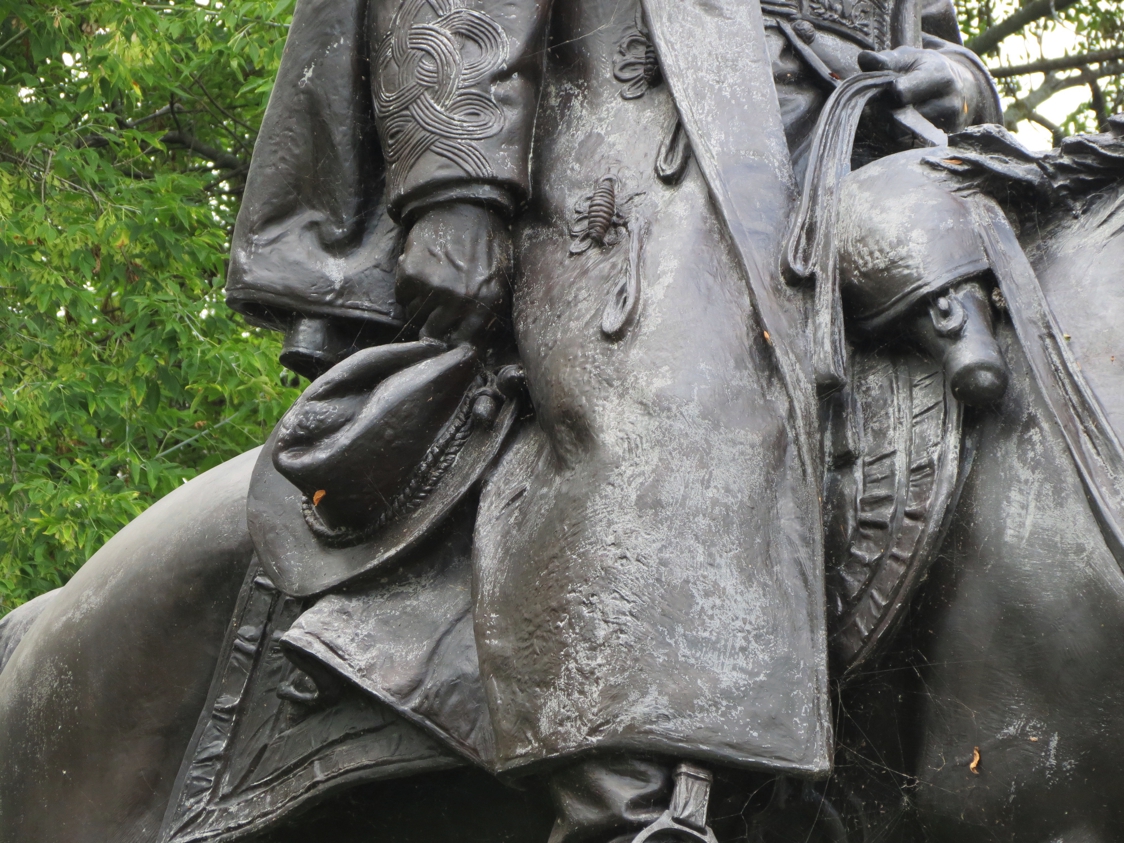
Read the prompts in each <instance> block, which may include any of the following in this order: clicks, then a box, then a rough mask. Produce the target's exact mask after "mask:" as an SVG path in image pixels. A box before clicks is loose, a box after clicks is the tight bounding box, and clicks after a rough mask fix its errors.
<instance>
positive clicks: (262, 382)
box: [0, 0, 296, 615]
mask: <svg viewBox="0 0 1124 843" xmlns="http://www.w3.org/2000/svg"><path fill="white" fill-rule="evenodd" d="M290 6H291V0H279V2H276V0H273V1H272V2H258V0H239V2H237V3H236V4H235V5H233V6H230V7H223V6H220V5H219V4H218V3H214V4H213V5H211V6H203V5H198V4H196V3H194V2H187V3H184V2H177V3H176V4H175V5H173V3H172V2H171V0H168V2H163V3H143V2H134V0H79V2H73V3H68V4H65V5H59V6H51V5H47V4H45V3H36V2H24V3H15V4H14V5H12V4H9V5H7V7H6V9H4V11H5V12H6V15H5V17H4V18H3V20H2V22H0V290H2V293H3V300H4V307H3V309H2V311H0V313H2V315H0V615H2V614H3V613H4V612H5V611H6V610H9V609H11V608H12V607H14V606H15V605H18V604H19V603H21V602H23V601H25V600H27V599H30V598H31V597H33V596H35V595H36V594H38V593H40V592H42V591H44V590H47V589H49V588H53V587H55V586H57V585H60V584H61V583H63V582H65V580H66V579H67V577H69V576H70V575H71V574H72V573H73V572H74V571H75V570H76V569H77V567H78V566H79V565H81V564H82V562H83V561H85V559H86V558H87V557H88V556H89V555H90V554H91V553H92V552H93V551H94V550H96V549H97V548H98V547H99V546H100V545H101V544H102V543H103V542H104V541H105V540H106V539H107V538H108V537H109V536H111V535H112V534H113V533H114V532H116V531H117V530H118V529H120V527H121V526H122V525H123V524H125V523H126V522H127V521H129V520H130V519H131V518H133V517H134V516H136V515H137V514H138V513H139V512H141V511H142V510H143V509H144V508H145V507H147V506H148V505H149V504H151V503H152V502H153V501H154V500H156V499H157V498H159V497H160V496H162V495H165V494H167V493H168V492H170V491H171V490H172V489H174V488H175V487H176V486H178V485H179V484H181V483H182V482H184V481H185V480H187V479H189V478H191V477H193V476H195V475H196V474H198V473H199V472H201V471H203V470H205V469H207V468H210V467H212V466H214V465H217V464H219V463H220V462H222V461H224V460H226V459H229V458H230V457H232V456H234V455H236V454H238V453H240V452H242V451H245V450H247V449H249V448H252V447H254V446H255V445H258V444H260V443H261V441H262V440H263V439H264V437H265V435H266V434H267V433H268V431H269V429H270V428H271V427H272V425H273V424H274V423H275V422H276V420H277V419H278V417H279V416H280V414H281V413H282V412H283V411H284V409H285V408H286V407H287V406H288V404H289V403H291V401H292V400H293V398H294V397H295V394H296V393H295V390H293V389H292V388H289V387H286V386H284V385H283V382H282V379H281V370H280V368H279V366H278V364H277V363H276V359H277V351H278V348H277V339H276V337H275V336H272V335H269V334H268V333H265V332H260V331H257V330H254V329H252V328H249V327H248V326H246V325H245V324H244V323H243V322H242V321H241V319H240V318H239V317H235V316H234V315H233V314H231V313H230V312H228V311H227V309H226V307H225V305H224V304H223V300H222V285H223V277H224V273H225V262H226V251H227V248H228V239H229V233H230V229H231V227H232V225H233V221H234V217H235V214H236V212H237V205H238V195H239V192H240V188H241V180H242V178H243V174H244V172H245V166H246V164H247V163H248V162H249V156H250V150H251V149H252V146H253V140H254V132H255V130H256V127H257V126H258V125H259V123H260V121H261V116H262V113H263V110H264V107H265V102H266V99H267V97H268V95H269V91H270V87H271V84H272V80H273V76H274V74H275V72H276V68H277V64H278V61H279V59H280V51H281V47H282V46H283V40H284V36H285V33H286V24H287V22H288V16H289V14H290V13H291V8H290ZM0 8H4V7H3V6H0ZM216 158H217V159H219V160H215V159H216Z"/></svg>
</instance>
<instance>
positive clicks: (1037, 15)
mask: <svg viewBox="0 0 1124 843" xmlns="http://www.w3.org/2000/svg"><path fill="white" fill-rule="evenodd" d="M1076 2H1077V0H1031V2H1030V3H1027V4H1026V5H1025V6H1023V7H1022V8H1021V9H1019V10H1018V11H1017V12H1015V13H1014V14H1013V15H1009V16H1008V17H1005V18H1003V20H1001V21H999V23H997V24H995V25H994V26H991V27H988V28H987V29H985V30H984V31H983V32H981V33H980V34H979V35H977V36H976V37H975V38H969V39H968V42H967V43H966V44H965V45H964V46H966V47H967V48H968V49H969V50H971V51H972V52H974V53H976V54H977V55H981V56H982V55H983V54H984V53H990V52H991V51H992V50H994V49H995V48H996V47H998V46H999V42H1000V41H1002V40H1003V39H1004V38H1006V37H1008V36H1010V35H1014V34H1015V33H1017V32H1022V30H1023V29H1025V28H1026V26H1027V25H1028V24H1031V23H1034V22H1035V21H1036V20H1040V19H1042V18H1047V17H1050V16H1052V15H1054V14H1056V13H1057V12H1060V11H1062V10H1063V9H1068V8H1069V7H1070V6H1072V5H1074V4H1075V3H1076Z"/></svg>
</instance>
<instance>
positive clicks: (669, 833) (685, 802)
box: [632, 763, 718, 843]
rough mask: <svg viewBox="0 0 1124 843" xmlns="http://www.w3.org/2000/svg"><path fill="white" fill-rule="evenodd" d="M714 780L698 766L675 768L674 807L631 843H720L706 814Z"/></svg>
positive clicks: (672, 799)
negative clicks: (708, 822) (707, 821)
mask: <svg viewBox="0 0 1124 843" xmlns="http://www.w3.org/2000/svg"><path fill="white" fill-rule="evenodd" d="M713 783H714V776H712V775H711V774H710V772H709V771H707V770H704V769H703V768H702V767H699V766H696V765H695V764H687V763H683V764H680V765H679V766H678V767H676V768H675V789H674V790H673V791H672V792H671V806H670V807H669V808H668V809H667V810H666V811H664V812H663V814H662V815H661V816H660V818H659V819H657V820H656V821H655V822H654V823H652V824H651V825H649V826H648V827H647V828H645V829H644V830H643V831H641V832H640V833H639V834H638V835H636V837H635V838H633V841H632V843H718V838H717V837H715V836H714V832H713V831H711V829H710V826H708V825H707V824H706V812H707V807H708V804H709V802H710V786H711V785H712V784H713Z"/></svg>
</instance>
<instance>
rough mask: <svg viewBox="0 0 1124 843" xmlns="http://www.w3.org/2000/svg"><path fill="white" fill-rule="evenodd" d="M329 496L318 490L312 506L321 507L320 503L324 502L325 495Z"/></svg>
mask: <svg viewBox="0 0 1124 843" xmlns="http://www.w3.org/2000/svg"><path fill="white" fill-rule="evenodd" d="M326 494H328V493H327V492H325V491H324V490H323V489H317V490H316V493H315V494H314V495H313V496H312V505H313V506H320V501H322V500H324V495H326Z"/></svg>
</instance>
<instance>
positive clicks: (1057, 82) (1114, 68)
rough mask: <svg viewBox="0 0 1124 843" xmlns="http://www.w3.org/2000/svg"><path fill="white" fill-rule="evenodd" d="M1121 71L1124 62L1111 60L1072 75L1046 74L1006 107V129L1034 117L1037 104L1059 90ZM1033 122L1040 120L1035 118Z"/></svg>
mask: <svg viewBox="0 0 1124 843" xmlns="http://www.w3.org/2000/svg"><path fill="white" fill-rule="evenodd" d="M1122 73H1124V62H1111V63H1108V64H1102V65H1101V66H1100V67H1099V68H1098V69H1096V70H1092V69H1090V68H1086V69H1085V70H1084V71H1082V72H1081V73H1076V74H1074V75H1072V76H1052V75H1047V76H1046V81H1045V82H1043V83H1042V84H1041V85H1039V86H1038V87H1037V88H1035V89H1034V90H1033V91H1031V92H1030V93H1029V94H1027V95H1026V96H1025V97H1023V98H1022V99H1018V100H1015V101H1014V102H1013V103H1011V104H1010V105H1009V106H1008V107H1007V111H1006V114H1004V116H1003V122H1004V125H1006V127H1007V128H1008V129H1012V130H1013V129H1014V127H1015V125H1016V124H1018V122H1019V121H1020V120H1031V119H1034V118H1033V117H1032V116H1031V115H1033V114H1034V113H1035V112H1036V111H1037V110H1038V106H1040V105H1042V103H1044V102H1046V100H1048V99H1049V98H1050V97H1052V96H1053V95H1054V94H1056V93H1058V92H1059V91H1064V90H1066V89H1067V88H1076V87H1078V86H1080V85H1088V84H1090V82H1092V81H1095V80H1097V79H1103V78H1104V77H1105V76H1117V75H1119V74H1122ZM1035 122H1040V121H1038V120H1035Z"/></svg>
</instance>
